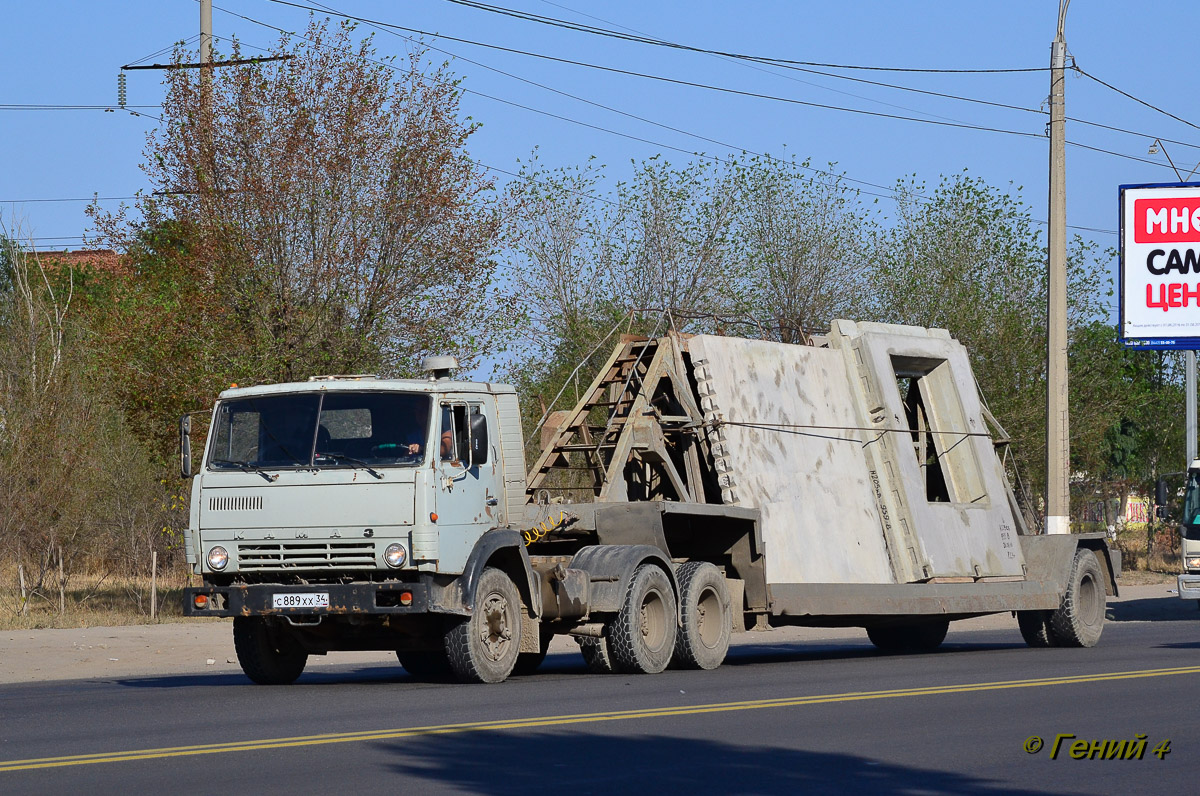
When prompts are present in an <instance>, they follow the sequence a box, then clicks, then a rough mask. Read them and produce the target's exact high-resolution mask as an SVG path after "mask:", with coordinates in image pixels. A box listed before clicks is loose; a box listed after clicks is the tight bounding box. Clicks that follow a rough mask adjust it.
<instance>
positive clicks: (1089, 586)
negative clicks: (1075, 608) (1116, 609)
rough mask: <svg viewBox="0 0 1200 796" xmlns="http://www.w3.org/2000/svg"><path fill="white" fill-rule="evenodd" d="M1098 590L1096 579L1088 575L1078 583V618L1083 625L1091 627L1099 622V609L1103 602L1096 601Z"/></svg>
mask: <svg viewBox="0 0 1200 796" xmlns="http://www.w3.org/2000/svg"><path fill="white" fill-rule="evenodd" d="M1098 592H1099V588H1098V586H1097V584H1096V579H1095V578H1093V577H1092V576H1091V575H1090V574H1087V575H1084V576H1083V578H1081V579H1080V581H1079V618H1080V619H1081V620H1082V621H1083V623H1084V624H1085V625H1088V626H1091V625H1094V624H1096V623H1097V621H1099V617H1100V611H1101V610H1103V609H1102V608H1100V606H1101V605H1103V600H1102V599H1101V600H1097V599H1096V598H1097V596H1098Z"/></svg>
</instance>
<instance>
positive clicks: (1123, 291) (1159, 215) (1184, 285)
mask: <svg viewBox="0 0 1200 796" xmlns="http://www.w3.org/2000/svg"><path fill="white" fill-rule="evenodd" d="M1119 197H1120V208H1121V209H1120V213H1121V272H1120V278H1119V282H1118V285H1119V292H1120V301H1121V315H1120V333H1121V334H1120V336H1121V342H1122V343H1124V344H1125V345H1126V346H1128V347H1130V348H1184V349H1189V348H1195V349H1200V183H1194V182H1191V183H1188V182H1173V183H1153V184H1146V185H1122V186H1120V189H1119Z"/></svg>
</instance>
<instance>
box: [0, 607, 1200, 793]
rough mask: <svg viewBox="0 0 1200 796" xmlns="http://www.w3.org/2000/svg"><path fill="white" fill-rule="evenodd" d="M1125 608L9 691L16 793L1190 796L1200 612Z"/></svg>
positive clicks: (1199, 729)
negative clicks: (960, 625) (1041, 643)
mask: <svg viewBox="0 0 1200 796" xmlns="http://www.w3.org/2000/svg"><path fill="white" fill-rule="evenodd" d="M1176 602H1178V601H1176ZM1116 609H1117V619H1119V620H1122V621H1116V622H1111V623H1109V625H1108V627H1107V628H1106V629H1105V633H1104V637H1103V638H1102V639H1101V642H1100V645H1099V646H1098V647H1096V648H1094V649H1087V650H1081V649H1050V650H1032V649H1028V648H1026V647H1025V646H1024V645H1023V643H1022V642H1021V640H1020V637H1019V636H1018V635H1017V634H1016V632H1015V630H983V631H978V630H976V631H967V632H956V631H955V630H954V628H953V626H952V627H951V632H950V636H949V637H948V639H947V642H946V644H945V645H944V646H943V648H942V649H941V650H940V651H938V652H937V653H934V654H928V655H902V656H885V655H881V654H878V653H877V652H875V650H874V649H873V648H872V647H871V646H870V645H869V643H867V642H866V641H865V640H858V639H851V638H847V639H834V640H827V641H821V642H818V643H806V644H803V645H801V644H790V643H785V644H773V643H766V642H769V640H770V634H764V635H763V636H762V638H763V641H764V643H754V644H749V645H742V646H739V647H737V648H735V649H734V650H732V651H731V655H730V659H729V661H728V662H727V663H726V665H725V666H723V667H721V668H720V669H718V670H716V671H713V672H676V671H668V672H665V673H663V674H660V675H654V676H620V675H609V676H602V675H590V674H587V673H586V672H585V671H584V668H583V664H582V659H581V658H580V657H579V656H578V655H577V654H556V655H552V656H551V657H550V658H548V659H547V661H546V664H545V665H544V667H543V669H542V671H541V672H539V673H538V674H537V675H534V676H531V677H520V678H512V679H510V680H509V681H508V682H506V683H504V684H501V685H498V686H464V685H457V684H450V683H418V682H415V681H413V680H412V679H410V678H409V677H408V676H407V675H406V674H405V673H404V672H403V670H402V669H399V668H398V667H389V666H369V667H344V668H324V669H321V670H320V671H317V672H311V673H306V674H305V675H304V676H303V677H302V678H301V679H300V681H299V682H298V683H297V684H295V685H292V686H288V687H278V688H267V687H260V686H254V685H251V684H250V683H249V681H248V680H246V679H245V678H244V677H242V676H241V675H240V674H239V675H234V674H180V675H177V676H168V677H152V678H131V679H114V680H76V681H59V682H50V683H30V684H17V685H6V686H0V793H5V794H18V793H63V792H76V793H81V792H91V793H129V794H138V793H149V792H168V791H169V792H171V793H173V794H174V793H216V792H231V793H314V792H322V793H355V794H358V793H385V792H386V793H411V792H419V793H421V794H433V793H446V792H457V793H514V794H517V793H521V794H526V793H538V792H539V791H541V792H547V793H548V792H550V791H551V790H553V792H555V793H563V794H566V793H569V794H581V793H604V794H608V793H626V792H638V793H642V792H656V793H682V792H687V793H794V792H798V791H807V792H810V793H845V792H890V793H897V792H898V793H913V794H916V793H921V794H942V793H955V794H959V793H1114V794H1116V793H1135V792H1165V791H1168V790H1174V789H1179V790H1182V789H1183V788H1184V787H1185V786H1187V785H1189V784H1191V782H1192V781H1193V780H1194V774H1193V771H1194V766H1195V763H1196V758H1197V751H1198V750H1200V722H1197V721H1196V720H1195V718H1194V714H1195V713H1196V711H1197V710H1200V700H1197V699H1196V697H1195V694H1196V692H1197V691H1200V612H1196V611H1195V610H1194V609H1192V610H1191V611H1186V612H1185V611H1176V612H1174V613H1172V614H1171V615H1170V616H1169V617H1168V619H1167V621H1138V620H1140V619H1143V618H1145V616H1146V615H1147V613H1148V612H1147V611H1146V607H1145V606H1139V605H1138V604H1137V603H1136V602H1134V603H1124V604H1121V605H1118V606H1116ZM1193 617H1194V618H1193ZM1059 734H1071V735H1074V736H1076V739H1086V740H1088V741H1093V740H1094V741H1106V740H1113V741H1120V740H1137V739H1138V735H1139V734H1141V735H1143V736H1145V738H1146V744H1145V748H1144V753H1143V756H1142V759H1115V760H1108V759H1072V758H1071V756H1070V752H1069V749H1070V744H1071V743H1072V740H1071V739H1068V740H1066V741H1064V742H1063V743H1062V744H1061V746H1060V749H1059V753H1058V759H1051V756H1050V755H1051V750H1052V747H1053V746H1054V742H1055V738H1056V736H1057V735H1059ZM1035 735H1036V736H1039V737H1040V738H1042V739H1043V741H1044V746H1043V748H1042V749H1041V750H1040V751H1038V752H1037V753H1035V754H1030V753H1028V752H1026V751H1025V748H1024V745H1025V744H1026V740H1027V739H1029V738H1030V736H1035ZM1167 739H1169V740H1170V752H1169V753H1168V754H1166V755H1165V756H1164V757H1163V758H1162V759H1159V757H1157V756H1156V755H1154V754H1153V752H1152V750H1153V749H1154V748H1155V747H1156V746H1158V745H1159V744H1160V743H1161V742H1162V741H1164V740H1167ZM1089 748H1090V747H1089ZM1105 748H1106V749H1108V750H1110V751H1111V749H1112V747H1105ZM1126 748H1129V747H1126ZM1101 754H1103V753H1101Z"/></svg>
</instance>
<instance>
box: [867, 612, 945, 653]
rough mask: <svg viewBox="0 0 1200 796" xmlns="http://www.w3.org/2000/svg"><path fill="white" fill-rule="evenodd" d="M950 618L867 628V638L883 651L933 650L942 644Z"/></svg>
mask: <svg viewBox="0 0 1200 796" xmlns="http://www.w3.org/2000/svg"><path fill="white" fill-rule="evenodd" d="M949 630H950V620H948V619H931V620H927V621H924V622H918V623H915V624H908V625H881V626H877V627H868V628H867V638H869V639H871V643H872V644H874V645H875V646H876V647H878V648H879V649H880V650H881V651H882V652H889V653H894V652H933V651H934V650H936V649H937V648H938V647H940V646H942V642H943V641H945V640H946V633H947V632H948V631H949Z"/></svg>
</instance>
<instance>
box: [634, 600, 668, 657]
mask: <svg viewBox="0 0 1200 796" xmlns="http://www.w3.org/2000/svg"><path fill="white" fill-rule="evenodd" d="M638 624H639V625H640V628H639V629H640V630H641V633H642V641H643V642H645V644H646V647H647V648H648V649H651V650H659V649H662V647H663V645H664V644H665V643H666V640H667V607H666V602H665V601H664V600H663V598H662V595H661V594H659V593H658V591H657V590H652V591H649V592H647V593H646V596H645V597H643V598H642V605H641V610H640V611H639V612H638Z"/></svg>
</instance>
